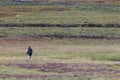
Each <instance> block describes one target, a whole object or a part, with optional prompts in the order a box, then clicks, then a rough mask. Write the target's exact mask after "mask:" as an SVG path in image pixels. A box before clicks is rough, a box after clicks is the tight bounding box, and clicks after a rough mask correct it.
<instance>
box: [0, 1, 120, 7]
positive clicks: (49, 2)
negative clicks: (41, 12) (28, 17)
mask: <svg viewBox="0 0 120 80" xmlns="http://www.w3.org/2000/svg"><path fill="white" fill-rule="evenodd" d="M76 3H77V4H79V3H80V4H120V0H0V6H5V5H41V4H43V5H45V4H49V5H50V4H52V5H54V4H57V5H59V4H60V5H61V4H62V5H63V4H76Z"/></svg>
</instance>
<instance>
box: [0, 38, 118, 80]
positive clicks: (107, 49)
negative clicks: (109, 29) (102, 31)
mask: <svg viewBox="0 0 120 80" xmlns="http://www.w3.org/2000/svg"><path fill="white" fill-rule="evenodd" d="M91 42H92V43H91ZM119 43H120V42H119V40H105V39H103V40H99V39H52V40H50V39H39V40H24V41H19V40H17V41H15V40H9V41H4V40H1V41H0V44H1V45H0V51H1V52H0V57H1V58H0V68H1V70H0V80H3V79H4V80H16V79H18V80H23V79H24V80H28V79H30V80H34V79H36V80H48V79H49V80H68V79H69V80H88V79H89V80H119V78H120V77H119V76H120V65H119V64H117V63H116V62H114V61H117V60H120V57H119V53H120V51H119V46H120V44H119ZM29 45H31V46H32V48H33V50H34V53H33V56H32V59H31V60H30V61H29V60H28V59H27V55H26V54H25V52H26V48H27V47H28V46H29Z"/></svg>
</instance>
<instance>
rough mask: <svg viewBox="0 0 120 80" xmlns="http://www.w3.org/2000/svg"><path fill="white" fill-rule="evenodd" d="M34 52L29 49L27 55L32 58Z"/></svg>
mask: <svg viewBox="0 0 120 80" xmlns="http://www.w3.org/2000/svg"><path fill="white" fill-rule="evenodd" d="M32 52H33V50H32V48H28V50H27V55H29V56H32Z"/></svg>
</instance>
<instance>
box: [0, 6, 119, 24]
mask: <svg viewBox="0 0 120 80" xmlns="http://www.w3.org/2000/svg"><path fill="white" fill-rule="evenodd" d="M119 14H120V5H115V4H109V5H108V4H78V5H46V6H6V7H0V23H52V24H81V23H98V24H116V23H117V24H119V23H120V15H119Z"/></svg>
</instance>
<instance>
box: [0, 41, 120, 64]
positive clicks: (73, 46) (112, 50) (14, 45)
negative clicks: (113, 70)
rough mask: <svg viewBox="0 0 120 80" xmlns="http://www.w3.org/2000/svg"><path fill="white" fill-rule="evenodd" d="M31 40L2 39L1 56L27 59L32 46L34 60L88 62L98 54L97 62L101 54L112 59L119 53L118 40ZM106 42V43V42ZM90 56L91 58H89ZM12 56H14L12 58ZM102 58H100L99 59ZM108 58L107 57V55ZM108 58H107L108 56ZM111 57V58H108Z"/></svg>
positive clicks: (6, 58)
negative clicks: (28, 50) (27, 51)
mask: <svg viewBox="0 0 120 80" xmlns="http://www.w3.org/2000/svg"><path fill="white" fill-rule="evenodd" d="M87 41H88V42H89V43H86V42H87ZM91 41H92V40H84V39H83V40H82V39H79V40H57V39H56V40H55V39H54V40H49V39H46V40H44V39H41V40H36V41H34V40H31V41H19V40H18V41H14V40H11V41H3V40H1V41H0V44H1V45H0V51H1V52H0V56H1V59H0V60H3V61H9V60H12V61H14V60H18V61H19V60H20V61H24V60H26V59H27V58H26V54H25V53H26V49H27V47H28V46H32V47H33V50H34V55H33V56H34V57H33V60H35V61H38V60H40V62H47V61H51V62H59V61H60V62H81V61H82V62H85V61H86V62H87V61H90V62H91V61H92V60H91V58H92V57H94V55H95V56H97V55H98V60H97V58H96V59H95V60H96V61H95V62H98V61H100V60H102V59H103V61H104V57H103V58H101V57H99V56H101V55H102V56H108V57H109V55H110V59H112V57H115V56H113V55H116V56H117V55H118V53H119V52H120V50H119V48H120V47H119V45H120V44H119V43H118V41H117V40H115V41H114V42H113V40H111V41H109V40H103V41H101V40H95V42H92V43H91ZM104 42H105V43H104ZM89 56H90V57H91V58H89ZM11 57H12V58H11ZM99 58H100V60H99ZM105 58H106V57H105ZM106 59H107V58H106ZM108 59H109V58H108Z"/></svg>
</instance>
